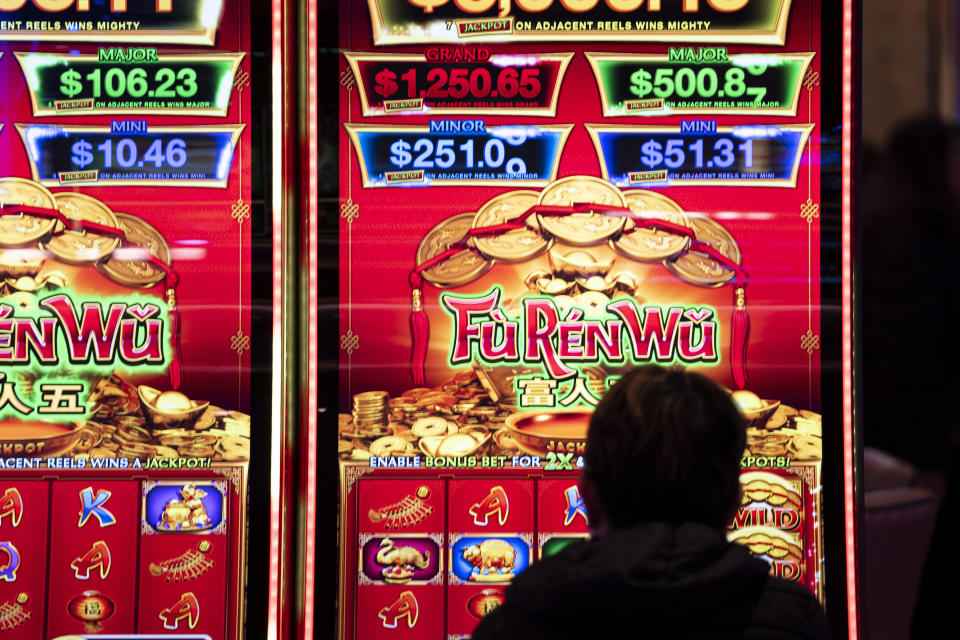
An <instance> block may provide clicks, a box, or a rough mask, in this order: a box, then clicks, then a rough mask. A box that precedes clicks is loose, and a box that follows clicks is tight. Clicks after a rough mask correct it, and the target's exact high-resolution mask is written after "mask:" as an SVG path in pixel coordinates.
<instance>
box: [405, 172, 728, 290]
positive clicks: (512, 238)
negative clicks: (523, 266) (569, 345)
mask: <svg viewBox="0 0 960 640" xmlns="http://www.w3.org/2000/svg"><path fill="white" fill-rule="evenodd" d="M580 203H592V204H596V205H598V208H599V206H606V207H618V208H628V209H630V210H631V211H632V212H633V213H634V214H635V215H636V216H638V217H640V218H649V219H653V220H662V221H666V222H668V223H671V224H673V225H677V226H680V227H685V228H687V229H690V230H691V231H692V233H693V235H694V236H695V237H696V239H697V240H698V241H699V242H701V243H703V244H706V245H709V246H710V247H712V248H713V249H714V250H716V251H717V252H719V253H720V254H721V255H723V256H724V257H726V258H727V259H729V260H731V261H732V262H733V263H735V264H740V262H741V254H740V248H739V246H738V245H737V242H736V240H735V239H734V238H733V236H732V235H730V232H728V231H727V230H726V229H725V228H724V227H723V226H722V225H721V224H719V223H718V222H716V221H715V220H713V219H711V218H710V217H708V216H706V215H703V214H694V213H689V212H685V211H684V210H683V208H682V207H680V205H678V204H677V203H676V202H674V201H673V200H671V199H670V198H668V197H666V196H664V195H662V194H660V193H658V192H655V191H648V190H644V189H631V190H627V191H621V190H620V189H619V188H617V187H616V186H614V185H613V184H611V183H610V182H608V181H606V180H603V179H601V178H596V177H593V176H570V177H567V178H561V179H560V180H556V181H554V182H552V183H550V184H549V185H547V186H546V187H544V189H543V190H542V191H540V192H537V191H527V190H517V191H510V192H507V193H504V194H501V195H499V196H497V197H495V198H493V199H491V200H489V201H488V202H487V203H485V204H484V205H483V206H482V207H480V209H479V210H478V211H477V212H476V213H462V214H459V215H455V216H453V217H450V218H447V219H446V220H444V221H442V222H441V223H440V224H438V225H437V226H435V227H434V228H433V229H431V230H430V231H429V232H427V234H426V235H425V236H424V238H423V240H422V241H421V242H420V246H419V247H418V249H417V264H423V263H424V262H426V261H427V260H429V259H431V258H433V257H435V256H438V255H440V254H441V253H443V252H444V251H446V250H447V249H449V248H450V247H451V246H453V245H454V244H456V243H458V242H460V241H462V240H463V239H464V238H465V237H466V234H467V232H468V231H469V230H470V229H471V228H473V229H481V228H484V227H492V226H495V225H500V224H503V223H505V222H509V221H512V220H515V219H517V218H518V217H519V216H521V215H522V214H523V213H524V212H526V211H527V210H528V209H530V208H531V207H533V206H535V205H545V206H573V205H576V204H580ZM468 244H469V247H470V248H469V249H465V250H463V251H460V252H459V253H457V254H455V255H453V256H451V257H449V258H447V259H446V260H443V261H442V262H440V263H439V264H436V265H434V266H432V267H430V268H429V269H425V270H424V271H423V272H422V274H423V278H424V279H425V280H426V281H427V282H430V283H431V284H433V285H435V286H437V287H458V286H462V285H465V284H467V283H469V282H472V281H474V280H476V279H477V278H479V277H480V276H482V275H483V274H484V273H486V272H487V271H488V270H489V269H490V268H491V267H493V265H494V263H496V262H501V263H520V262H526V261H528V260H532V259H534V258H536V257H538V256H540V255H542V254H543V253H544V252H548V251H549V252H550V253H549V258H550V265H551V268H552V269H553V273H552V274H549V273H537V272H533V273H531V274H530V275H529V276H528V277H527V281H528V286H529V287H530V288H531V289H533V288H536V289H537V290H538V291H540V292H541V293H545V294H549V295H554V296H570V297H575V296H577V295H580V296H585V299H584V300H583V301H579V302H581V303H582V304H586V305H587V307H588V308H590V307H593V306H595V305H596V304H599V302H600V296H604V297H607V296H609V295H610V294H612V293H615V292H617V290H618V289H619V290H620V292H624V293H628V294H629V295H635V294H636V280H635V279H634V278H633V277H632V276H631V275H630V273H629V272H624V273H622V274H613V275H611V274H610V270H611V269H612V267H613V261H612V260H604V259H602V258H597V257H595V256H594V255H593V254H592V253H591V252H590V251H589V250H586V249H584V248H586V247H598V246H601V245H605V246H608V247H610V248H611V249H612V250H613V251H614V252H615V253H616V254H617V255H619V256H620V257H623V258H626V259H628V260H633V261H637V262H644V263H656V262H661V263H663V265H664V266H665V267H666V268H667V269H668V270H669V271H670V272H671V273H673V274H675V275H676V276H677V277H678V278H680V279H682V280H684V281H686V282H689V283H690V284H694V285H697V286H702V287H716V286H720V285H723V284H726V283H728V282H730V281H731V280H733V279H734V278H735V277H736V272H735V271H734V270H732V269H730V268H729V267H728V266H726V265H724V264H721V263H720V262H718V261H717V260H715V259H713V258H712V257H710V256H709V255H707V254H705V253H702V252H699V251H693V250H691V244H690V238H689V237H688V236H687V235H685V234H678V233H671V232H670V231H668V230H666V229H654V228H646V227H637V225H636V223H635V222H634V221H633V220H632V219H630V218H629V217H627V216H618V215H612V214H608V213H604V212H597V213H591V212H583V213H573V214H569V215H563V216H552V215H543V214H536V215H531V216H528V217H527V218H526V220H525V227H524V228H522V229H513V230H510V231H507V232H505V233H500V234H490V235H479V236H475V237H473V238H471V239H470V240H469V243H468ZM574 248H580V250H579V251H577V250H574Z"/></svg>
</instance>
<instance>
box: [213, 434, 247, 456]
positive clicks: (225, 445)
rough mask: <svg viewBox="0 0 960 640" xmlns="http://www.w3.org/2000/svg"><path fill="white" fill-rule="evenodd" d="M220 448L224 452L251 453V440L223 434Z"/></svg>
mask: <svg viewBox="0 0 960 640" xmlns="http://www.w3.org/2000/svg"><path fill="white" fill-rule="evenodd" d="M219 444H220V448H221V449H222V450H223V451H224V452H234V451H235V452H243V453H250V440H249V438H243V437H240V436H223V437H222V438H220V443H219Z"/></svg>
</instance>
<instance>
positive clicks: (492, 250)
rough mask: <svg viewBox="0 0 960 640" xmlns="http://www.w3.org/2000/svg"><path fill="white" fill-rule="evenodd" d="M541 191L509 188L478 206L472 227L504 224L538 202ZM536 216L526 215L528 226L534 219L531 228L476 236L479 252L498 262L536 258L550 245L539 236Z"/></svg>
mask: <svg viewBox="0 0 960 640" xmlns="http://www.w3.org/2000/svg"><path fill="white" fill-rule="evenodd" d="M539 196H540V194H538V193H537V192H536V191H510V192H508V193H504V194H502V195H499V196H497V197H496V198H493V199H492V200H489V201H488V202H487V203H486V204H485V205H483V206H482V207H480V211H478V212H477V217H476V218H474V219H473V227H474V228H475V229H477V228H480V227H489V226H492V225H497V224H503V223H504V222H507V221H509V220H512V219H513V218H516V217H518V216H520V215H522V214H523V212H524V211H526V210H527V209H529V208H530V207H532V206H534V205H536V204H537V198H539ZM536 219H537V217H536V216H535V215H532V216H528V217H527V219H526V223H527V225H529V224H530V223H531V221H533V227H534V228H530V226H525V227H524V228H523V229H514V230H512V231H507V232H506V233H501V234H499V235H495V236H477V237H476V238H475V239H474V244H475V245H476V247H477V249H479V250H480V252H481V253H483V254H484V255H487V256H489V257H491V258H494V259H496V260H499V261H501V262H523V261H525V260H529V259H530V258H535V257H536V256H538V255H540V254H541V253H543V252H544V251H546V250H547V247H549V246H550V243H549V242H548V241H547V240H544V238H543V236H541V235H540V231H539V225H537V223H536Z"/></svg>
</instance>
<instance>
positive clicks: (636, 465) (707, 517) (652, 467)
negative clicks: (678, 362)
mask: <svg viewBox="0 0 960 640" xmlns="http://www.w3.org/2000/svg"><path fill="white" fill-rule="evenodd" d="M745 444H746V426H745V424H744V421H743V418H742V417H741V415H740V412H739V411H738V410H737V408H736V406H735V405H734V404H733V401H732V400H731V398H730V394H729V393H727V392H726V391H724V390H723V389H722V388H721V387H719V386H718V385H717V384H715V383H714V382H712V381H710V380H708V379H707V378H705V377H703V376H702V375H699V374H696V373H691V372H688V371H684V370H683V369H664V368H663V367H658V366H653V365H650V366H644V367H639V368H637V369H634V370H633V371H631V372H629V373H628V374H626V375H625V376H623V378H621V379H620V380H618V381H617V382H616V384H614V385H613V387H612V388H611V389H610V391H609V392H608V393H607V395H606V396H605V397H604V398H603V400H601V401H600V404H599V405H597V409H596V411H595V412H594V414H593V417H592V418H591V420H590V429H589V431H588V432H587V448H586V453H585V458H586V460H585V462H586V470H585V471H586V473H587V474H589V476H590V478H591V479H592V480H593V484H594V486H595V487H596V491H597V494H598V497H599V499H600V502H601V504H602V506H603V508H604V509H605V510H606V514H607V518H608V519H609V520H610V523H611V524H612V525H614V526H626V525H630V524H634V523H637V522H644V521H659V522H703V523H706V524H709V525H712V526H717V527H726V525H727V524H728V521H729V519H730V518H731V517H732V516H733V513H734V509H735V508H736V506H737V504H738V502H739V495H740V459H741V457H742V456H743V450H744V446H745Z"/></svg>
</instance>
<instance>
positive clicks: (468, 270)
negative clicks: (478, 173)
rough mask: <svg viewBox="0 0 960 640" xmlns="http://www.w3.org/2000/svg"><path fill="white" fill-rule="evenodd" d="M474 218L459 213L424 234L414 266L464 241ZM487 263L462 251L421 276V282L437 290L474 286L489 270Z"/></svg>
mask: <svg viewBox="0 0 960 640" xmlns="http://www.w3.org/2000/svg"><path fill="white" fill-rule="evenodd" d="M475 215H476V214H473V213H461V214H458V215H455V216H453V217H451V218H447V219H446V220H444V221H443V222H441V223H440V224H438V225H437V226H435V227H434V228H433V229H431V230H430V231H428V232H427V234H426V235H425V236H424V237H423V240H421V241H420V246H419V247H417V264H418V265H420V264H423V263H424V262H426V261H427V260H429V259H430V258H433V257H434V256H438V255H440V254H441V253H443V252H444V251H446V250H447V249H449V248H450V247H451V246H453V245H454V244H456V243H457V242H460V241H461V240H463V239H464V238H465V237H466V235H467V231H469V230H470V225H472V224H473V219H474V217H475ZM492 266H493V260H488V259H487V258H484V257H483V256H482V255H480V254H479V253H477V252H476V251H474V250H471V249H464V250H463V251H460V252H459V253H456V254H454V255H452V256H450V257H449V258H447V259H446V260H444V261H443V262H441V263H439V264H436V265H434V266H432V267H430V268H429V269H426V270H424V271H423V272H422V275H423V279H424V280H426V281H427V282H429V283H430V284H433V285H435V286H438V287H459V286H461V285H465V284H467V283H468V282H473V281H474V280H476V279H477V278H479V277H480V276H482V275H483V274H484V273H486V272H487V271H488V270H489V269H490V267H492Z"/></svg>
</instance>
